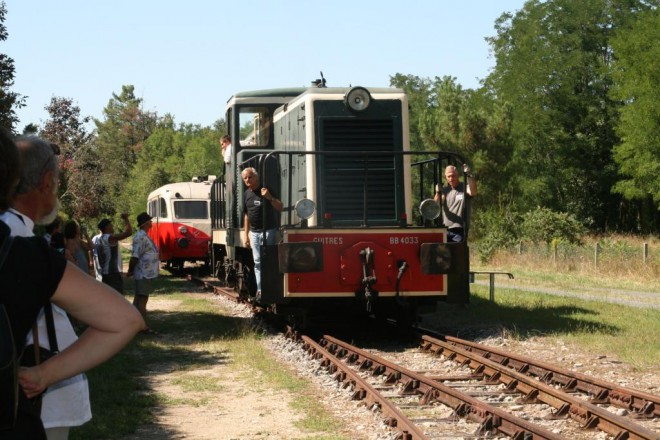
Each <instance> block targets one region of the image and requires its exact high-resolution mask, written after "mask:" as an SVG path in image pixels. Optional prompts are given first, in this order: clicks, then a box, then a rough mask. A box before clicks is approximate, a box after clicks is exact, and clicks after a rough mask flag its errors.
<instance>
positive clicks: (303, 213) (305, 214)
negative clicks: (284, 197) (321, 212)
mask: <svg viewBox="0 0 660 440" xmlns="http://www.w3.org/2000/svg"><path fill="white" fill-rule="evenodd" d="M294 209H295V210H296V214H298V217H300V218H301V219H303V220H307V219H308V218H310V217H311V216H312V215H314V211H315V210H316V203H314V202H313V201H311V200H310V199H300V200H298V201H297V202H296V206H295V207H294Z"/></svg>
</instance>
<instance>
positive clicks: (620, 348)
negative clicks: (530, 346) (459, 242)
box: [70, 277, 660, 440]
mask: <svg viewBox="0 0 660 440" xmlns="http://www.w3.org/2000/svg"><path fill="white" fill-rule="evenodd" d="M127 286H128V284H127ZM155 288H156V294H155V296H154V298H157V299H158V300H163V299H164V300H167V301H173V302H175V303H176V306H175V307H172V309H173V310H172V311H171V312H162V311H157V312H152V314H151V315H150V317H151V320H152V321H153V324H154V327H155V328H156V329H157V330H159V331H160V332H161V334H162V336H161V337H158V338H151V337H141V336H138V337H136V339H135V340H133V341H132V342H131V344H130V345H129V346H128V347H127V348H126V349H125V350H124V351H122V352H121V353H120V354H119V355H117V356H115V357H114V358H113V359H111V360H110V361H108V362H106V363H104V364H103V365H101V366H99V367H97V368H96V369H94V370H92V371H91V372H89V373H88V377H89V382H90V393H91V398H92V411H93V416H94V418H93V419H92V421H90V422H89V423H87V424H85V425H83V426H82V427H79V428H73V429H72V431H71V435H70V439H71V440H82V439H112V438H121V437H123V436H126V435H128V434H131V433H134V432H135V430H136V429H137V428H138V427H139V426H140V425H143V424H148V423H153V422H155V414H156V411H158V412H161V411H162V408H166V407H174V406H176V405H180V404H186V405H198V406H203V405H205V404H206V402H205V401H204V398H200V397H189V396H185V397H183V398H180V399H178V400H177V399H173V398H171V397H168V396H166V395H163V394H159V393H156V392H154V390H153V389H152V388H150V386H149V384H148V382H147V381H145V379H144V377H145V376H149V375H153V374H156V373H159V372H163V371H165V372H169V373H172V376H173V377H172V379H171V380H172V381H173V383H174V384H176V385H177V386H179V387H181V388H183V389H184V390H190V391H191V393H190V394H191V396H199V395H203V394H204V393H205V392H207V393H222V392H223V390H222V389H219V387H218V384H217V382H215V381H214V380H212V379H210V378H203V379H200V377H198V376H197V377H196V379H195V380H191V379H190V376H187V375H186V374H185V373H186V372H187V371H190V370H194V369H198V368H200V367H204V366H209V367H210V366H212V365H217V364H218V363H226V364H227V365H228V367H230V368H232V369H233V371H235V372H238V373H240V377H242V378H245V380H246V381H247V383H251V384H253V385H254V386H256V387H270V388H273V389H283V390H288V391H289V392H290V393H291V395H293V396H294V400H293V403H292V406H293V409H294V410H295V411H296V412H300V413H302V414H305V415H306V417H304V418H303V419H302V420H301V421H300V422H299V424H298V427H299V428H300V429H302V430H305V431H309V432H310V436H309V439H316V440H329V439H340V438H343V437H340V436H337V435H336V434H333V433H334V432H337V431H341V422H340V421H338V420H337V419H335V418H334V417H332V416H331V415H329V414H327V413H326V412H325V411H324V409H323V408H322V406H321V405H319V404H318V402H317V401H316V399H315V397H314V394H313V391H312V388H311V386H309V385H308V384H307V382H306V381H304V380H302V379H300V378H298V377H297V376H296V375H295V374H293V373H291V372H290V371H288V370H287V369H286V368H285V367H283V366H281V365H280V364H279V363H278V362H277V361H275V360H274V359H272V358H271V357H270V354H269V353H268V352H267V351H265V350H264V348H263V347H262V345H261V344H259V340H260V338H261V336H260V335H259V333H258V332H256V331H254V330H253V329H251V327H250V320H249V319H246V318H238V317H230V316H225V315H223V314H222V313H221V310H219V308H218V307H217V306H216V305H215V304H212V302H213V301H212V300H211V298H210V297H208V296H206V297H205V296H204V295H186V294H184V293H183V292H186V291H190V290H191V285H190V284H189V283H188V282H187V281H183V280H178V279H175V278H170V277H163V278H160V279H159V280H158V281H157V283H155ZM471 290H472V301H471V303H470V304H469V305H466V306H452V305H448V304H441V305H440V306H439V307H438V312H437V316H436V318H437V319H436V320H437V321H439V322H441V323H442V324H443V327H444V328H445V329H446V330H447V331H448V332H451V333H456V331H455V330H456V329H461V332H459V333H458V336H459V337H460V336H464V335H465V333H466V332H469V331H476V332H478V331H480V330H486V331H492V329H499V330H500V331H503V332H506V333H507V336H509V337H511V336H513V337H517V338H519V339H525V338H528V337H530V336H534V337H539V336H542V337H546V336H547V337H551V338H561V339H563V340H565V341H567V342H568V343H571V344H575V345H577V346H579V347H580V348H582V349H586V350H590V351H593V352H594V353H596V354H603V353H606V354H613V355H615V356H616V357H617V358H618V359H619V360H621V361H625V362H628V363H630V364H632V365H635V366H637V367H638V368H639V369H648V368H653V366H657V365H660V340H659V339H658V338H657V335H658V334H660V310H649V309H639V308H632V307H626V306H623V305H617V304H610V303H605V302H596V301H586V300H582V299H577V298H568V297H559V296H552V295H546V294H542V293H533V292H525V291H519V290H512V289H506V288H504V287H500V286H499V285H498V287H497V289H496V302H495V303H492V302H490V301H489V300H488V294H489V292H488V287H484V286H479V285H471ZM128 292H129V299H130V292H131V291H130V288H129V290H128ZM156 370H158V371H156ZM258 371H268V373H269V374H267V375H259V374H255V372H258ZM319 433H320V434H319Z"/></svg>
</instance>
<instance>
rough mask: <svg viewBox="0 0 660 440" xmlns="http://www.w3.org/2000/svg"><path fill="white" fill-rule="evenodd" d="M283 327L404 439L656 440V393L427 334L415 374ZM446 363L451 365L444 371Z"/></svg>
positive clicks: (226, 292)
mask: <svg viewBox="0 0 660 440" xmlns="http://www.w3.org/2000/svg"><path fill="white" fill-rule="evenodd" d="M188 279H189V280H191V281H193V282H196V283H198V284H202V285H204V286H205V287H206V288H207V289H208V290H211V291H213V293H214V294H216V295H222V296H225V297H228V298H230V299H231V300H233V301H236V302H241V301H242V299H241V298H239V296H238V295H237V294H236V292H234V291H233V289H229V288H227V287H224V286H222V285H221V284H220V283H218V282H216V281H206V280H202V279H199V278H196V277H193V276H188ZM259 310H260V311H263V310H262V309H259ZM255 311H257V309H255ZM288 333H289V336H290V337H291V338H292V339H295V340H297V341H299V343H300V344H302V346H303V348H304V350H305V351H306V352H307V353H308V354H309V355H310V356H312V357H313V358H315V359H317V360H319V362H320V364H321V366H322V367H323V368H325V369H326V370H327V371H328V372H329V373H330V374H332V375H333V377H334V378H335V379H336V380H337V381H339V382H341V383H342V384H343V386H345V387H350V388H351V390H352V396H353V398H354V399H356V400H361V401H363V402H364V403H365V404H366V405H367V406H368V407H369V408H372V409H378V410H380V411H381V412H382V414H383V416H384V421H385V423H386V424H387V425H388V426H390V427H391V428H393V429H395V430H396V431H398V432H399V434H398V437H397V438H399V439H402V440H412V439H432V438H443V439H446V438H466V439H470V438H498V439H499V438H511V439H515V440H528V439H576V440H577V439H594V438H597V439H614V440H627V439H631V440H633V439H653V440H660V434H659V433H658V432H657V431H654V430H653V429H650V428H648V427H646V426H645V425H644V424H643V422H644V421H645V420H650V421H652V422H653V421H655V422H657V420H658V419H660V397H658V396H655V395H652V394H649V393H644V392H641V391H637V390H633V389H629V388H624V387H620V386H617V385H615V384H611V383H608V382H605V381H602V380H600V379H598V378H594V377H590V376H587V375H584V374H580V373H575V372H572V371H569V370H566V369H563V368H560V367H557V366H554V365H551V364H547V363H543V362H539V361H535V360H533V359H530V358H528V357H525V356H521V355H517V354H515V353H508V352H504V351H502V350H498V349H495V348H492V347H488V346H485V345H481V344H477V343H474V342H471V341H466V340H462V339H459V338H455V337H452V336H446V335H438V334H423V335H420V336H419V338H420V339H419V341H420V343H419V347H420V352H421V353H425V354H426V355H428V357H429V358H431V359H436V364H437V365H442V367H432V368H428V369H426V370H424V371H419V370H417V371H414V370H413V369H410V368H406V367H405V361H404V362H393V361H392V360H388V359H385V358H384V357H383V356H379V355H377V354H374V353H371V352H369V351H366V350H362V349H360V348H358V347H354V346H352V345H350V344H348V343H346V342H344V341H341V340H339V339H337V338H335V337H332V336H329V335H325V336H323V337H322V338H321V339H320V340H318V341H316V340H314V339H312V338H310V337H308V336H302V335H299V334H298V333H297V332H294V331H293V330H290V331H289V332H288ZM429 333H431V332H429ZM402 364H403V365H402ZM432 364H433V361H431V365H432ZM447 364H452V365H454V369H452V371H450V372H448V371H446V366H447ZM612 407H615V408H619V409H620V410H619V411H612V410H611V408H612ZM517 414H518V415H517ZM655 426H657V424H656V425H655Z"/></svg>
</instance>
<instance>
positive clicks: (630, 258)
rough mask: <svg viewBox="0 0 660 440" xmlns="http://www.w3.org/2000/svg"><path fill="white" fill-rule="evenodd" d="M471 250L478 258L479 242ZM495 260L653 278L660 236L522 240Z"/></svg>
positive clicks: (658, 267)
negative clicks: (579, 242)
mask: <svg viewBox="0 0 660 440" xmlns="http://www.w3.org/2000/svg"><path fill="white" fill-rule="evenodd" d="M471 252H472V253H473V255H472V256H471V258H478V252H479V244H478V243H475V244H474V245H473V246H471ZM493 260H494V261H493V262H495V263H496V264H497V265H498V266H507V265H517V266H532V267H538V268H543V269H547V270H552V271H553V272H557V271H562V270H565V271H571V272H588V273H596V274H598V273H600V274H607V275H608V276H610V275H611V276H617V275H621V276H633V277H634V276H639V277H641V278H649V279H652V280H657V279H658V278H660V242H659V241H658V240H657V239H654V240H649V241H641V240H634V241H632V240H621V239H610V238H603V239H599V240H593V241H589V242H587V243H585V244H582V245H577V244H570V243H565V242H560V241H557V242H552V243H550V244H534V243H527V242H519V243H518V244H517V245H515V246H512V247H509V248H507V249H502V250H500V251H498V252H497V253H496V255H495V257H494V259H493ZM473 261H474V260H473Z"/></svg>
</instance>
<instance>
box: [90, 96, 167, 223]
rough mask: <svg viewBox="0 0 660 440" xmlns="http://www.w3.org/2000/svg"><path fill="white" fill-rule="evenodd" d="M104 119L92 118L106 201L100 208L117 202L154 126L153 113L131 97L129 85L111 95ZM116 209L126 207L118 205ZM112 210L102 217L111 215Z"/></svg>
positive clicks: (134, 97)
mask: <svg viewBox="0 0 660 440" xmlns="http://www.w3.org/2000/svg"><path fill="white" fill-rule="evenodd" d="M103 115H104V117H105V119H104V120H98V119H95V120H94V123H95V124H96V130H97V153H98V157H99V159H100V161H101V163H102V169H101V173H100V175H99V176H98V180H99V183H100V184H101V185H103V188H104V191H103V194H104V196H107V197H109V202H104V203H103V205H104V206H112V205H113V204H117V203H120V199H121V197H120V196H121V195H122V193H123V190H124V187H125V185H126V182H127V181H128V180H129V177H130V175H131V171H132V169H133V167H134V166H135V163H136V161H137V157H138V154H139V152H140V150H141V149H142V147H143V144H144V142H145V140H146V139H147V138H148V137H149V136H150V135H151V133H152V132H153V130H154V129H155V128H156V126H157V123H158V116H157V115H156V113H152V112H147V111H144V110H143V109H142V99H140V98H137V97H136V96H135V94H134V87H133V86H132V85H124V86H122V91H121V94H119V95H117V94H115V93H113V94H112V99H110V101H109V102H108V105H107V106H106V107H105V108H104V109H103ZM117 208H118V209H120V210H124V209H127V206H125V205H124V206H118V207H117ZM114 212H115V211H114V208H111V209H110V210H109V211H105V212H104V213H105V214H114Z"/></svg>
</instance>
